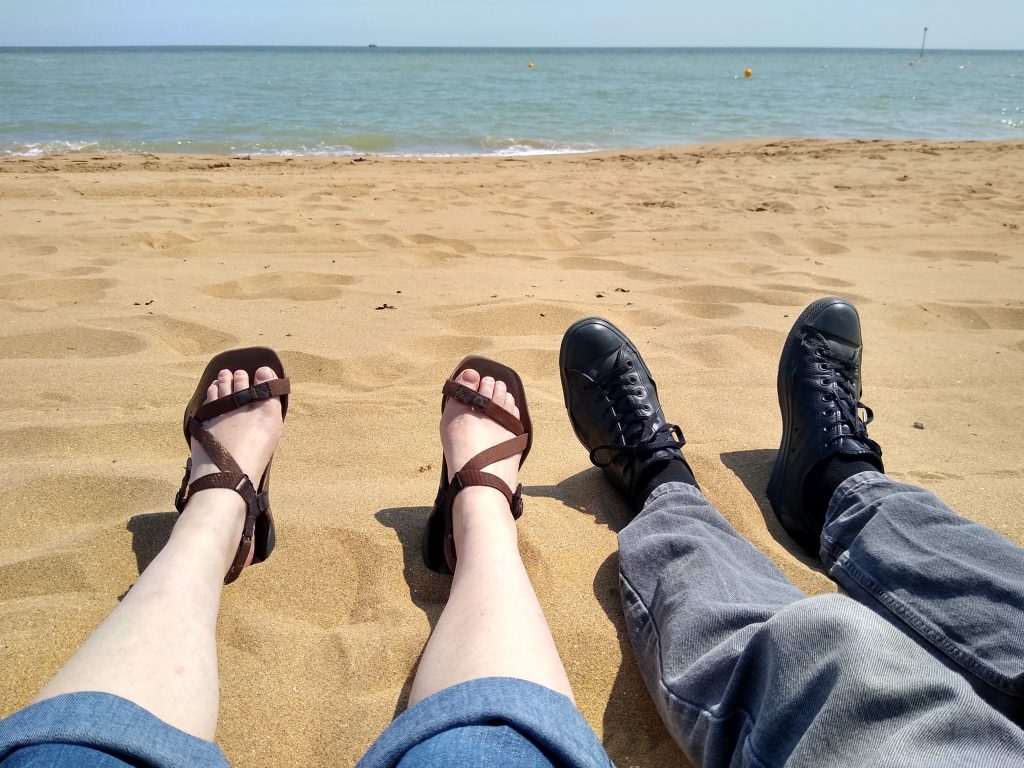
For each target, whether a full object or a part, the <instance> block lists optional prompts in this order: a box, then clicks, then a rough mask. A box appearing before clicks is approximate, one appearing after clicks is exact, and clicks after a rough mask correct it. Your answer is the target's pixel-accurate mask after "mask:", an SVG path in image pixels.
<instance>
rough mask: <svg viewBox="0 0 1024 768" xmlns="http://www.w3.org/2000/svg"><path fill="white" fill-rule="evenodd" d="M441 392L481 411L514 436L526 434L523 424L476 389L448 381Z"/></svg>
mask: <svg viewBox="0 0 1024 768" xmlns="http://www.w3.org/2000/svg"><path fill="white" fill-rule="evenodd" d="M441 391H442V392H443V393H444V395H445V396H446V397H450V398H452V399H453V400H458V401H459V402H460V403H462V404H463V405H468V406H469V407H470V408H473V409H475V410H478V411H480V412H481V413H483V414H484V415H486V416H487V417H489V418H490V419H493V420H494V421H496V422H498V423H499V424H501V426H503V427H504V428H505V429H507V430H508V431H509V432H511V433H512V434H513V435H522V434H524V433H525V432H526V428H525V427H524V426H523V422H521V421H520V420H519V419H517V418H516V417H515V416H513V415H512V414H511V413H509V412H508V411H506V410H505V409H504V408H502V407H501V406H500V405H498V404H497V403H495V402H494V401H493V400H491V398H489V397H485V396H484V395H481V394H480V393H479V392H477V391H476V390H474V389H470V388H469V387H466V386H463V385H462V384H459V383H458V382H456V381H453V380H452V379H448V380H447V381H446V382H445V383H444V387H443V388H442V390H441Z"/></svg>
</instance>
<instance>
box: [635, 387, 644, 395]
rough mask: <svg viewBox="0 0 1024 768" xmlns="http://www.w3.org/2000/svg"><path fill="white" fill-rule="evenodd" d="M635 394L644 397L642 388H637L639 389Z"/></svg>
mask: <svg viewBox="0 0 1024 768" xmlns="http://www.w3.org/2000/svg"><path fill="white" fill-rule="evenodd" d="M634 394H635V395H636V396H637V397H643V396H644V391H643V390H642V389H637V390H635V392H634Z"/></svg>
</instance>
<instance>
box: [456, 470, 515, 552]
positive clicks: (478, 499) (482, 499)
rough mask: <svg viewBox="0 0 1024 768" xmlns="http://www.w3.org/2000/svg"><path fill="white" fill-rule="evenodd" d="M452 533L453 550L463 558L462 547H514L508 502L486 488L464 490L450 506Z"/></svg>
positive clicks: (472, 487) (513, 523)
mask: <svg viewBox="0 0 1024 768" xmlns="http://www.w3.org/2000/svg"><path fill="white" fill-rule="evenodd" d="M452 531H453V532H454V534H455V548H456V550H457V551H458V552H459V556H460V557H462V556H463V554H464V552H465V550H464V547H466V546H469V547H472V546H473V545H474V543H478V542H483V543H485V544H497V543H505V544H507V543H510V542H511V543H512V544H513V545H515V544H516V541H517V533H516V523H515V519H513V517H512V513H511V512H510V511H509V507H508V501H507V500H506V499H505V497H504V496H503V495H502V494H501V492H500V491H498V490H496V489H494V488H489V487H487V486H469V487H467V488H465V489H463V490H462V491H461V492H460V493H459V495H458V496H456V497H455V501H454V503H453V504H452Z"/></svg>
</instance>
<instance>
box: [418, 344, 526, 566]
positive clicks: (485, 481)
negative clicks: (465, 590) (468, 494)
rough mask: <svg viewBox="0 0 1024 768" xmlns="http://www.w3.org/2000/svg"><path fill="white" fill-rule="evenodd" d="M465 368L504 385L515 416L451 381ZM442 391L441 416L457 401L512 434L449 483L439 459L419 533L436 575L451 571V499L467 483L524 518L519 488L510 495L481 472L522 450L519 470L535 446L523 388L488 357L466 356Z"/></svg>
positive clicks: (494, 478)
mask: <svg viewBox="0 0 1024 768" xmlns="http://www.w3.org/2000/svg"><path fill="white" fill-rule="evenodd" d="M467 368H472V369H473V370H475V371H478V372H479V373H480V377H481V378H483V377H484V376H491V377H493V378H495V379H497V380H500V381H504V382H505V384H506V386H507V387H508V391H509V393H510V394H511V395H512V396H513V397H514V398H515V399H516V405H517V406H518V407H519V418H518V419H517V418H516V417H515V416H513V415H512V414H511V413H509V412H508V411H506V410H505V409H504V408H502V407H500V406H498V405H495V404H494V402H493V401H492V400H491V399H490V398H487V397H484V396H483V395H481V394H480V393H479V392H475V391H473V390H472V389H469V388H468V387H464V386H463V385H461V384H457V383H456V382H455V377H456V376H458V375H459V374H460V373H461V372H462V371H464V370H466V369H467ZM442 392H443V395H442V397H441V413H444V407H445V405H447V404H448V400H449V399H455V400H458V401H459V402H460V403H463V404H465V405H468V406H470V407H471V408H475V409H476V410H478V411H480V412H481V413H483V414H484V415H485V416H488V417H489V418H491V419H493V420H494V421H496V422H498V423H499V424H501V426H503V427H504V428H505V429H507V430H508V431H509V432H511V433H512V434H513V435H515V437H513V438H511V439H509V440H506V441H505V442H503V443H498V444H497V445H494V446H491V447H490V448H488V449H486V450H484V451H481V452H480V453H478V454H477V455H476V456H474V457H473V458H472V459H470V460H469V461H467V462H466V464H465V466H463V467H462V469H460V470H459V471H458V472H456V473H455V476H454V477H453V478H452V480H451V482H449V481H448V465H447V463H446V461H445V459H444V458H443V457H442V459H441V483H440V485H439V487H438V489H437V498H436V499H434V508H433V509H432V510H431V512H430V516H429V517H428V518H427V527H426V530H425V531H424V532H423V560H424V562H425V563H426V564H427V567H428V568H430V569H431V570H434V571H437V572H438V573H455V562H456V554H455V537H454V535H453V533H452V504H454V502H455V497H456V496H457V495H458V494H459V492H460V491H461V490H462V489H463V488H466V487H468V486H470V485H485V486H487V487H489V488H495V489H497V490H499V491H501V492H502V493H503V494H504V495H505V498H506V499H508V506H509V511H510V512H511V513H512V518H513V519H514V520H518V519H519V517H520V516H521V515H522V514H523V486H522V485H519V486H518V487H517V488H516V490H515V492H513V491H512V490H511V489H510V488H509V487H508V486H507V485H505V483H504V481H503V480H501V479H500V478H498V477H497V476H496V475H492V474H490V473H489V472H484V471H483V468H484V467H486V466H488V465H490V464H494V463H495V462H498V461H501V460H502V459H507V458H508V457H510V456H515V455H516V454H517V453H520V452H522V454H523V455H522V457H520V459H519V466H520V467H521V466H523V462H525V461H526V457H527V456H528V455H529V453H530V448H531V446H532V445H533V430H532V425H531V423H530V412H529V410H528V409H527V407H526V390H525V389H524V387H523V382H522V379H520V378H519V374H517V373H516V372H515V371H513V370H512V369H511V368H509V367H508V366H507V365H502V364H501V363H496V362H495V361H493V360H488V359H487V358H486V357H475V356H470V357H467V358H466V359H465V360H463V361H462V362H461V363H459V364H458V366H456V368H455V370H454V371H453V372H452V375H451V376H449V377H448V380H447V381H446V382H445V383H444V388H443V390H442Z"/></svg>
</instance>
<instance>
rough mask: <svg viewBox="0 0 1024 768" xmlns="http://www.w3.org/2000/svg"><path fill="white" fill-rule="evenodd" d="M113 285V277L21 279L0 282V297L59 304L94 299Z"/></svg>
mask: <svg viewBox="0 0 1024 768" xmlns="http://www.w3.org/2000/svg"><path fill="white" fill-rule="evenodd" d="M116 284H117V281H116V280H108V279H104V278H93V279H73V278H53V279H42V280H20V281H18V282H15V283H6V284H4V285H0V300H2V301H16V302H20V303H23V304H25V305H26V306H31V307H53V306H62V305H65V304H74V303H76V302H80V301H96V300H97V299H100V298H102V297H103V294H104V292H105V291H106V290H107V289H108V288H112V287H114V286H115V285H116Z"/></svg>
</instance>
